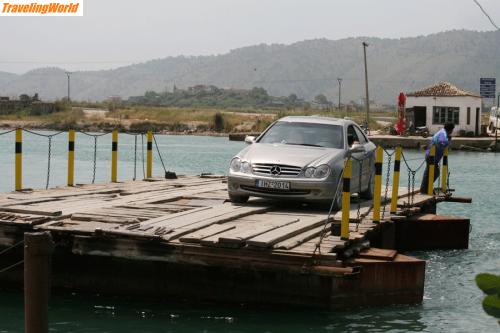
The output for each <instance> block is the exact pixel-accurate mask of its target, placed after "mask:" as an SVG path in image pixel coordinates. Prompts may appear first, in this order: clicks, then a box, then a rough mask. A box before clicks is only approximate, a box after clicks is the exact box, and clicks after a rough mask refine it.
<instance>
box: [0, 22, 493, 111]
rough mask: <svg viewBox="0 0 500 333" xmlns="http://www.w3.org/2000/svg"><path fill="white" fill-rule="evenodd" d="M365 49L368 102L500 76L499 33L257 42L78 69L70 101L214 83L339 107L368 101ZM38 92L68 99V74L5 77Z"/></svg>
mask: <svg viewBox="0 0 500 333" xmlns="http://www.w3.org/2000/svg"><path fill="white" fill-rule="evenodd" d="M362 41H366V42H367V43H368V44H369V47H368V66H369V69H368V71H369V77H370V99H373V100H375V101H376V102H378V103H390V104H393V103H395V101H396V96H397V95H398V93H399V91H411V90H414V89H419V88H422V87H423V86H426V85H429V84H433V83H436V82H438V81H441V80H446V81H450V82H452V83H454V84H455V85H457V86H459V87H461V88H464V89H468V90H473V91H477V90H478V89H479V78H480V77H497V76H498V77H500V75H499V74H500V54H499V51H500V47H499V46H498V45H500V32H498V31H497V32H475V31H464V30H461V31H448V32H443V33H438V34H433V35H429V36H419V37H412V38H401V39H380V38H362V37H359V38H347V39H341V40H335V41H332V40H327V39H317V40H306V41H302V42H297V43H294V44H291V45H281V44H272V45H264V44H261V45H256V46H249V47H244V48H239V49H235V50H232V51H230V52H228V53H226V54H222V55H217V56H198V57H184V56H180V57H168V58H164V59H156V60H151V61H148V62H145V63H140V64H134V65H130V66H124V67H120V68H116V69H113V70H105V71H81V72H74V73H73V75H72V77H71V87H72V98H73V99H77V100H103V99H106V98H108V97H109V96H113V95H118V96H121V97H122V98H128V97H129V96H138V95H143V94H144V93H145V92H146V91H148V90H153V91H157V92H161V91H165V90H169V91H171V90H172V88H173V86H174V84H175V85H176V86H177V87H178V88H186V87H190V86H195V85H198V84H202V85H214V86H217V87H220V88H235V89H252V88H253V87H263V88H264V89H266V90H267V92H268V93H269V94H270V95H272V96H288V95H290V94H292V93H295V94H297V95H298V97H300V98H305V99H308V100H312V99H313V98H314V96H316V95H318V94H324V95H326V96H327V97H328V98H329V99H331V100H333V101H334V102H336V100H337V98H338V97H337V94H338V83H337V77H342V78H343V84H342V87H343V90H342V99H343V101H344V102H348V101H350V100H355V101H358V102H359V101H360V99H361V98H362V97H363V96H364V71H363V50H362V46H361V43H362ZM35 92H38V93H39V94H40V97H41V98H42V99H56V98H62V97H65V96H66V75H65V74H64V70H63V69H59V68H43V69H36V70H33V71H30V72H27V73H25V74H23V75H13V74H10V75H7V74H5V73H0V95H16V94H21V93H27V94H31V95H32V94H34V93H35Z"/></svg>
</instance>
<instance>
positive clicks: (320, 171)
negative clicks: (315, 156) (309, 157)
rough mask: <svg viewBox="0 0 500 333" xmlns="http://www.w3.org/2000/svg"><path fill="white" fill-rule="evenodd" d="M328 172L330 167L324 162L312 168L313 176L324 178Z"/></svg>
mask: <svg viewBox="0 0 500 333" xmlns="http://www.w3.org/2000/svg"><path fill="white" fill-rule="evenodd" d="M329 174H330V167H329V166H328V165H326V164H323V165H320V166H319V167H317V168H316V169H315V170H314V178H325V177H327V176H328V175H329Z"/></svg>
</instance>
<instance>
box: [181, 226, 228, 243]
mask: <svg viewBox="0 0 500 333" xmlns="http://www.w3.org/2000/svg"><path fill="white" fill-rule="evenodd" d="M235 227H236V226H234V225H228V224H226V223H225V224H213V225H211V226H209V227H207V228H203V229H200V230H198V231H195V232H192V233H189V234H187V235H185V236H183V237H180V239H179V240H180V241H181V242H183V243H199V242H200V241H201V240H202V239H203V238H207V237H210V236H213V235H217V234H220V233H222V232H224V231H228V230H232V229H234V228H235Z"/></svg>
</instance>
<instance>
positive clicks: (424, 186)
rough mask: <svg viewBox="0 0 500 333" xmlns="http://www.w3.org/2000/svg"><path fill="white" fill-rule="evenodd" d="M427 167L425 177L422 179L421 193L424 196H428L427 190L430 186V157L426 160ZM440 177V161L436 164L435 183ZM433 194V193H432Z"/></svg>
mask: <svg viewBox="0 0 500 333" xmlns="http://www.w3.org/2000/svg"><path fill="white" fill-rule="evenodd" d="M426 162H427V165H426V167H425V171H424V176H423V177H422V184H421V185H420V193H422V194H428V193H427V189H428V186H429V165H430V159H429V157H427V158H426ZM438 177H439V161H435V162H434V181H436V179H437V178H438ZM430 194H432V193H430Z"/></svg>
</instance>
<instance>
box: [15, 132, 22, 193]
mask: <svg viewBox="0 0 500 333" xmlns="http://www.w3.org/2000/svg"><path fill="white" fill-rule="evenodd" d="M15 152H16V161H15V185H16V186H15V187H16V191H20V190H21V189H22V188H23V130H22V129H20V128H18V129H16V150H15Z"/></svg>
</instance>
